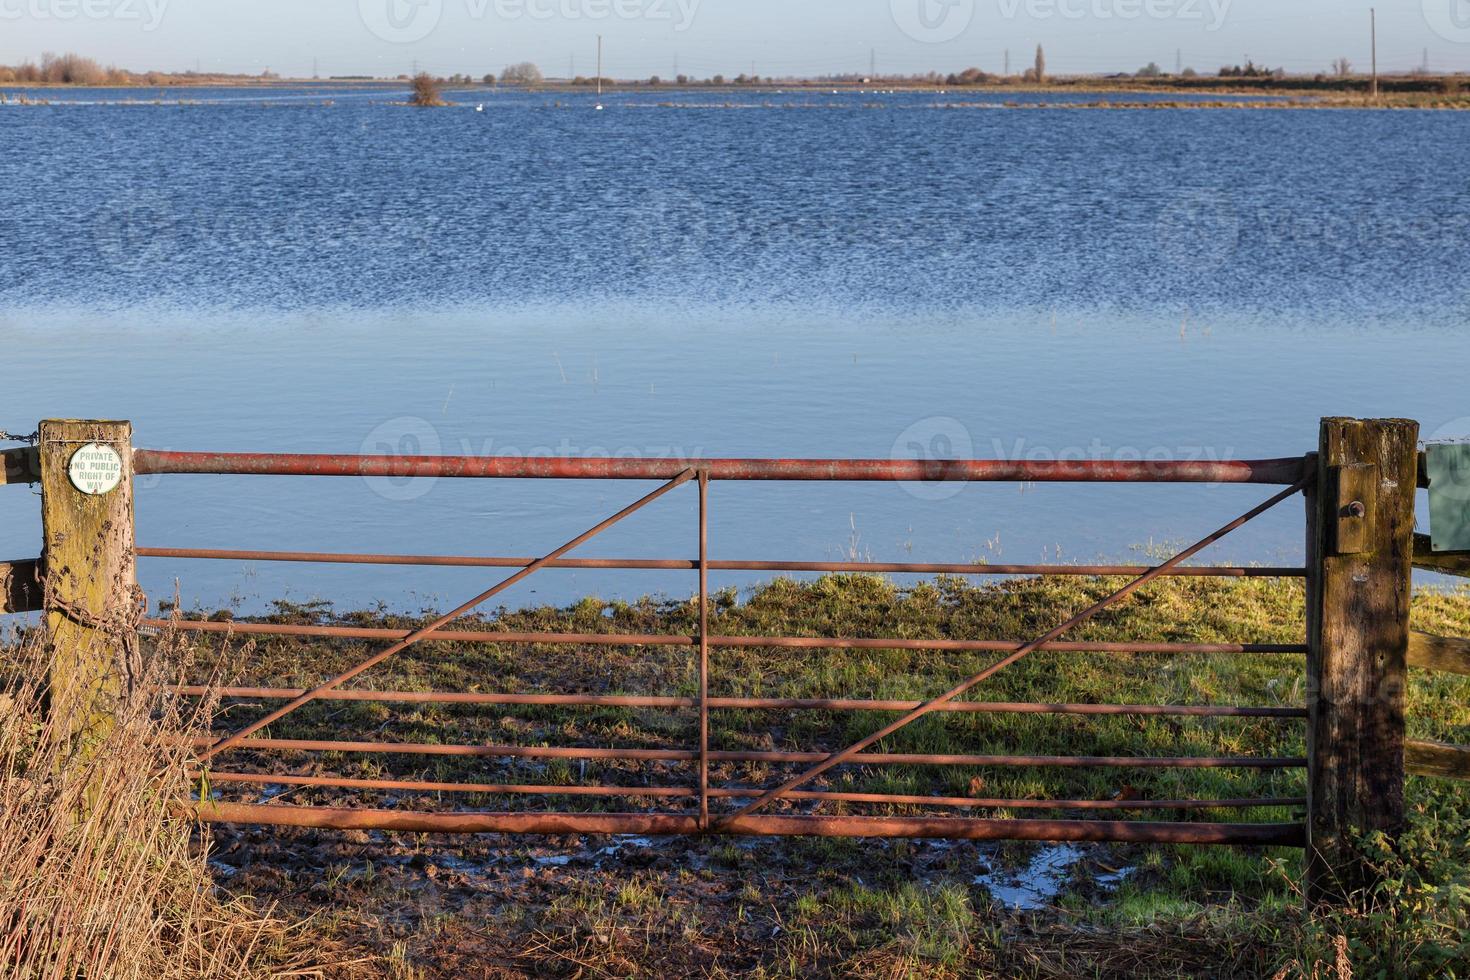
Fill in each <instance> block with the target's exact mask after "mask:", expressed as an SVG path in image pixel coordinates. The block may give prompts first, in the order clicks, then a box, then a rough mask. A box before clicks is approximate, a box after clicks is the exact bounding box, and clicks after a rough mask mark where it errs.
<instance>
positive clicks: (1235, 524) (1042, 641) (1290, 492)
mask: <svg viewBox="0 0 1470 980" xmlns="http://www.w3.org/2000/svg"><path fill="white" fill-rule="evenodd" d="M1310 481H1311V477H1305V478H1303V479H1302V480H1299V481H1298V482H1297V483H1295V484H1293V485H1292V486H1290V487H1287V488H1286V489H1285V490H1283V491H1281V492H1280V493H1278V494H1276V495H1275V496H1274V497H1272V498H1271V499H1270V500H1267V501H1266V502H1265V503H1263V504H1260V505H1258V506H1256V507H1253V508H1252V509H1251V510H1249V511H1247V512H1246V513H1244V514H1242V515H1241V516H1239V517H1237V518H1236V519H1235V520H1233V521H1231V522H1230V523H1229V524H1226V525H1225V526H1224V527H1222V528H1220V529H1219V530H1218V531H1216V532H1214V533H1213V534H1211V535H1209V536H1207V537H1205V538H1203V539H1201V540H1200V541H1197V542H1196V543H1194V544H1192V545H1190V546H1189V547H1188V548H1185V549H1184V550H1183V551H1181V552H1179V554H1177V555H1175V556H1174V557H1173V558H1170V559H1169V560H1168V561H1166V562H1164V563H1163V564H1162V565H1159V566H1157V567H1156V568H1151V569H1149V570H1148V571H1147V572H1145V573H1143V574H1142V575H1140V576H1139V577H1138V578H1136V579H1134V580H1133V581H1132V582H1129V583H1128V584H1127V585H1125V586H1123V587H1122V588H1121V589H1119V590H1118V591H1116V592H1114V593H1113V594H1112V595H1110V596H1108V597H1106V598H1104V599H1101V600H1099V601H1098V602H1096V603H1094V604H1093V605H1091V606H1088V607H1087V608H1086V609H1084V610H1082V611H1081V612H1079V613H1077V614H1076V615H1075V616H1073V617H1072V618H1071V619H1069V620H1067V621H1066V622H1065V623H1062V624H1061V625H1059V626H1056V627H1053V628H1052V629H1050V630H1048V631H1047V632H1046V633H1044V634H1042V635H1041V636H1039V637H1037V638H1036V639H1034V640H1032V641H1031V642H1029V643H1025V644H1023V645H1021V646H1019V647H1017V648H1016V650H1015V652H1013V653H1011V654H1009V655H1008V656H1006V657H1005V658H1004V659H1003V660H1000V661H998V662H996V663H994V664H992V665H991V666H989V667H987V668H985V669H984V670H982V671H981V672H980V673H978V674H976V675H975V676H973V677H971V678H970V679H969V680H966V681H964V682H963V683H960V684H958V685H956V686H955V687H953V688H950V689H949V690H948V691H946V692H944V693H943V694H941V695H939V696H938V697H937V698H934V699H933V700H930V701H926V702H925V703H923V704H921V705H919V706H918V707H917V708H915V709H914V710H912V711H910V712H909V713H908V714H906V715H904V716H903V717H902V718H899V719H897V720H895V721H893V722H890V723H889V724H887V725H885V726H883V727H882V728H880V729H879V730H878V731H876V732H874V733H873V734H871V735H868V736H867V737H865V738H863V739H861V740H860V741H857V742H854V743H853V744H851V745H849V746H848V747H847V748H845V749H842V750H841V751H839V752H834V753H832V754H831V755H829V756H828V757H827V758H826V759H823V760H822V761H821V762H819V763H817V764H816V765H815V766H812V767H811V768H810V769H808V770H806V771H805V772H803V773H801V774H800V775H797V776H793V777H792V778H791V779H788V780H787V781H786V782H784V783H782V784H781V785H780V786H777V787H776V788H775V789H772V790H770V791H768V792H766V793H765V794H763V795H762V796H761V797H760V798H759V799H757V800H755V801H754V802H752V803H749V804H747V805H746V806H745V807H743V808H742V809H740V810H737V811H735V812H734V813H731V814H728V815H726V816H724V817H720V818H719V819H717V820H716V821H715V829H716V830H717V831H724V830H727V829H728V827H729V825H730V824H731V823H732V822H733V821H735V820H739V819H741V818H743V817H748V816H750V815H751V814H753V813H755V811H756V810H759V809H760V808H762V807H764V806H767V805H769V804H771V803H773V802H775V801H776V800H778V799H780V798H781V797H783V796H785V795H786V794H787V793H789V792H791V791H792V790H794V789H796V788H797V787H799V786H801V785H803V784H805V783H807V782H810V781H811V780H813V779H815V778H816V777H817V776H820V775H821V774H822V773H824V772H826V771H827V770H828V769H831V768H832V767H833V766H839V765H841V764H842V763H844V762H846V761H848V760H849V759H851V758H852V757H853V756H855V755H858V754H859V753H861V752H862V751H863V750H864V749H866V748H868V746H870V745H872V744H873V743H874V742H877V741H879V740H881V739H885V738H887V737H888V736H889V735H892V734H893V733H894V732H897V731H899V730H900V729H902V728H906V727H907V726H909V725H911V724H913V723H914V722H916V721H918V720H919V719H920V718H922V717H924V716H925V715H927V714H929V713H930V712H931V711H934V710H936V709H937V708H940V707H942V706H943V705H945V704H948V703H949V702H950V701H953V700H954V699H955V698H957V697H959V696H960V695H961V694H964V693H965V692H966V691H968V690H970V689H971V688H973V687H975V686H976V685H977V684H980V683H982V682H984V681H986V680H989V679H990V678H991V677H994V676H995V675H996V674H998V673H1000V672H1001V671H1002V670H1005V669H1006V668H1007V667H1009V666H1011V665H1012V664H1014V663H1016V662H1018V661H1020V660H1022V659H1024V658H1025V657H1027V656H1029V655H1030V654H1032V653H1034V652H1036V651H1037V650H1038V649H1040V648H1041V647H1043V646H1045V645H1046V644H1048V643H1050V642H1052V641H1053V640H1055V639H1056V638H1057V637H1059V636H1061V635H1062V634H1063V633H1066V632H1067V631H1068V630H1070V629H1072V628H1074V627H1076V626H1079V625H1081V624H1082V623H1085V622H1087V621H1088V620H1089V619H1091V618H1092V617H1094V616H1096V615H1097V614H1098V613H1100V612H1102V611H1103V610H1104V609H1106V608H1108V607H1109V606H1111V605H1113V604H1114V603H1117V602H1120V601H1122V600H1123V599H1126V598H1127V597H1128V596H1130V595H1132V594H1133V593H1134V592H1137V591H1138V590H1139V589H1141V588H1143V586H1145V585H1147V584H1148V583H1149V582H1152V581H1153V580H1154V579H1156V578H1158V577H1159V576H1161V575H1166V574H1168V573H1169V572H1170V571H1171V570H1172V569H1174V568H1175V567H1177V566H1178V565H1180V564H1181V563H1183V562H1185V561H1188V560H1189V559H1190V558H1192V557H1194V556H1195V555H1197V554H1199V553H1200V552H1201V551H1203V550H1204V549H1206V548H1208V547H1209V546H1210V545H1212V544H1214V543H1215V542H1216V541H1218V540H1220V539H1221V538H1223V537H1225V535H1227V534H1229V533H1230V532H1231V531H1234V530H1235V529H1237V528H1239V527H1240V526H1241V525H1243V524H1246V523H1247V522H1249V521H1251V520H1254V519H1255V518H1257V517H1259V516H1260V515H1262V514H1264V513H1265V512H1266V511H1268V510H1270V509H1271V508H1272V507H1275V506H1276V505H1277V504H1279V503H1281V502H1282V501H1283V500H1286V499H1287V498H1289V497H1292V496H1294V495H1295V494H1297V493H1298V492H1300V491H1301V490H1303V489H1305V488H1306V486H1307V484H1308V483H1309V482H1310Z"/></svg>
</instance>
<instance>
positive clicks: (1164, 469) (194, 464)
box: [133, 449, 1306, 486]
mask: <svg viewBox="0 0 1470 980" xmlns="http://www.w3.org/2000/svg"><path fill="white" fill-rule="evenodd" d="M691 468H693V469H699V470H704V471H706V472H707V473H708V474H709V479H711V480H832V481H879V482H884V481H886V482H894V481H897V482H927V481H955V482H971V481H973V482H1037V483H1043V482H1070V483H1090V482H1101V483H1270V484H1279V485H1282V486H1289V485H1290V484H1293V483H1296V482H1297V481H1298V480H1300V479H1301V478H1302V477H1303V476H1304V475H1305V474H1306V460H1305V457H1302V456H1292V457H1288V458H1285V459H1237V460H1220V461H1209V460H1002V459H964V460H905V459H682V460H681V459H614V458H606V457H603V458H568V457H554V456H551V457H522V456H362V455H340V454H325V455H318V454H303V453H207V452H206V453H185V452H166V451H160V450H156V449H135V450H133V470H134V472H136V473H140V474H147V473H215V474H236V475H271V476H378V477H385V476H386V477H409V476H418V477H429V476H433V477H469V478H481V479H485V478H515V479H573V480H672V479H673V478H674V477H676V476H678V475H679V474H680V473H682V472H684V471H685V470H688V469H691Z"/></svg>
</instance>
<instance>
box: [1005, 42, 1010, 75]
mask: <svg viewBox="0 0 1470 980" xmlns="http://www.w3.org/2000/svg"><path fill="white" fill-rule="evenodd" d="M1010 76H1011V49H1010V48H1006V77H1007V78H1009V77H1010Z"/></svg>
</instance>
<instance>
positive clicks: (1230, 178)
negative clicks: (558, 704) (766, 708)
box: [0, 85, 1470, 608]
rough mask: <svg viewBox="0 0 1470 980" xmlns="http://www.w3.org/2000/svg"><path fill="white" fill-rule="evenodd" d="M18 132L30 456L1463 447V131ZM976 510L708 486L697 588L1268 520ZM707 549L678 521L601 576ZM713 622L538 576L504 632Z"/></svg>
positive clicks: (308, 537) (201, 115) (179, 523)
mask: <svg viewBox="0 0 1470 980" xmlns="http://www.w3.org/2000/svg"><path fill="white" fill-rule="evenodd" d="M18 94H19V93H16V92H11V93H9V95H10V96H11V99H10V100H9V101H8V102H7V103H6V104H4V105H0V151H3V152H0V358H3V363H4V365H5V369H6V370H5V372H4V373H5V397H4V399H3V402H0V406H3V411H0V427H3V428H5V429H8V430H10V431H12V432H14V431H22V430H23V431H30V429H31V428H32V427H33V425H34V422H35V421H36V420H37V419H38V418H44V417H56V416H70V417H77V416H81V417H114V418H128V419H131V420H132V421H133V423H134V426H135V430H136V442H137V443H138V444H139V445H145V446H149V447H154V448H172V449H215V450H282V451H301V452H304V451H322V452H330V451H341V452H360V451H366V452H410V451H418V452H423V453H434V452H444V453H505V454H515V453H528V454H567V455H593V454H596V455H601V454H609V453H613V454H625V455H677V456H681V457H696V456H824V457H825V456H836V457H848V456H862V457H888V456H891V455H898V456H905V457H908V456H914V455H922V456H936V455H973V456H979V457H995V456H1007V457H1010V456H1029V457H1035V458H1051V457H1056V456H1068V455H1070V456H1077V455H1084V456H1098V457H1103V458H1108V457H1120V458H1127V457H1129V456H1130V455H1137V454H1152V455H1158V456H1186V457H1200V456H1205V457H1232V456H1274V455H1282V454H1291V453H1299V452H1302V451H1305V450H1307V449H1310V448H1312V446H1313V445H1314V443H1315V438H1316V424H1317V419H1318V418H1319V417H1320V416H1323V415H1331V414H1356V415H1396V416H1411V417H1414V418H1418V419H1420V420H1421V421H1422V422H1423V423H1424V426H1425V432H1426V434H1441V435H1447V434H1465V433H1467V432H1470V421H1467V417H1470V398H1467V397H1466V395H1465V388H1464V386H1463V385H1462V384H1459V383H1458V381H1457V378H1458V375H1459V373H1460V372H1462V371H1463V370H1464V368H1465V366H1466V365H1467V364H1470V279H1467V276H1466V265H1465V258H1466V244H1467V241H1470V172H1467V171H1466V169H1465V167H1464V162H1463V156H1464V154H1463V151H1464V147H1465V146H1467V145H1470V115H1467V114H1463V113H1448V112H1445V113H1435V112H1373V111H1336V110H1333V111H1328V110H1321V111H1276V110H1257V109H1248V110H1229V111H1226V110H1180V109H1133V110H1105V109H1096V108H1037V107H1031V108H1025V107H1020V108H1008V107H1006V105H1005V102H1006V101H1007V100H1008V99H1009V101H1012V102H1016V103H1020V104H1022V105H1025V104H1029V103H1035V102H1037V101H1039V97H1036V96H1025V95H1017V96H1014V97H1005V98H1002V97H996V96H993V95H986V96H977V95H973V94H971V95H961V94H956V93H944V94H939V93H907V94H887V93H873V92H868V93H843V94H832V93H830V92H810V91H804V92H798V93H779V92H765V93H759V94H750V93H730V94H724V93H711V92H710V91H708V90H704V91H700V92H677V91H672V90H667V91H661V92H658V93H656V94H650V93H649V92H641V93H638V94H616V95H609V96H607V97H605V98H604V99H603V104H604V106H605V108H604V109H603V110H602V111H598V110H596V109H595V108H594V101H595V99H594V97H593V96H591V95H590V94H589V95H586V96H580V95H579V96H571V97H569V96H566V95H560V96H557V95H535V94H518V93H499V92H486V91H478V92H467V93H462V94H458V95H456V96H455V98H456V99H457V100H458V101H459V103H460V104H458V105H456V106H454V107H451V108H446V109H440V110H433V111H427V110H414V109H409V108H406V107H402V106H398V105H393V104H391V103H392V101H393V100H394V99H397V98H401V95H400V94H399V93H396V92H394V91H392V90H391V89H385V88H351V87H345V86H327V85H323V86H317V87H311V88H299V89H271V90H260V89H237V90H218V89H191V90H171V91H154V90H96V91H86V90H73V91H67V92H56V93H39V94H40V96H41V97H42V98H47V99H51V100H52V102H51V104H48V105H17V104H15V101H16V99H15V96H17V95H18ZM36 95H37V93H30V94H29V97H30V98H32V99H34V98H35V97H36ZM1050 98H1051V99H1052V100H1053V101H1055V97H1054V96H1052V97H1050ZM1089 98H1090V99H1095V98H1096V97H1095V96H1091V97H1089ZM1130 98H1131V97H1130ZM180 99H183V100H187V101H188V102H190V103H193V104H178V102H179V100H180ZM477 104H481V105H483V111H475V110H476V105H477ZM647 489H649V488H648V486H647V485H643V484H627V483H603V484H564V483H547V482H478V481H476V482H454V481H439V482H437V483H431V484H424V485H406V484H401V483H372V482H367V481H363V480H360V479H355V478H354V479H316V480H303V479H282V478H225V477H190V476H181V477H164V478H148V479H144V480H141V481H140V485H139V488H138V529H139V540H140V543H141V544H145V545H153V546H180V547H183V546H197V547H217V548H245V547H256V548H291V549H313V550H316V549H319V550H336V551H374V552H391V551H401V552H410V553H446V554H502V555H539V554H541V553H544V552H545V551H547V550H549V549H551V548H552V547H555V546H556V545H558V544H560V543H561V542H562V541H563V540H565V539H567V538H569V537H571V536H572V535H574V534H576V533H577V532H579V531H581V530H582V529H584V528H585V527H587V526H590V525H592V524H594V523H596V522H597V521H599V520H600V519H601V518H602V517H604V516H606V515H607V514H609V513H611V512H613V511H615V510H617V509H618V508H619V507H621V506H622V505H623V504H625V503H627V502H628V501H630V500H632V499H634V498H635V497H637V496H638V495H640V494H641V493H642V492H645V491H646V490H647ZM957 489H958V491H959V492H957V493H953V494H949V495H943V494H934V493H931V492H926V491H925V490H923V489H922V488H921V489H920V490H919V491H917V492H914V491H911V490H909V489H906V488H904V487H901V486H893V485H856V486H827V487H823V486H817V485H810V484H804V485H802V484H797V485H788V484H739V485H734V484H730V485H724V484H722V485H716V486H715V487H714V488H713V490H712V514H713V517H712V525H711V541H710V544H711V553H712V556H713V557H717V558H788V559H797V560H831V559H837V558H845V557H857V558H872V559H875V560H889V561H892V560H927V561H963V560H972V559H973V560H982V561H992V562H995V561H1002V562H1032V561H1039V560H1042V559H1043V558H1045V559H1047V560H1055V559H1060V560H1064V561H1090V560H1093V559H1098V558H1103V559H1122V560H1128V559H1130V558H1132V559H1138V558H1141V557H1142V556H1143V555H1144V554H1145V553H1154V552H1157V551H1158V550H1159V549H1161V548H1166V547H1167V546H1168V545H1170V544H1173V543H1177V542H1179V541H1183V540H1193V539H1194V538H1195V537H1198V536H1200V535H1202V534H1204V533H1205V532H1207V531H1209V530H1212V529H1214V528H1215V527H1217V526H1218V525H1220V524H1222V523H1224V522H1225V521H1226V520H1228V519H1229V518H1231V517H1233V516H1234V515H1235V514H1236V513H1238V512H1240V511H1242V510H1244V509H1246V508H1247V507H1249V506H1250V505H1251V504H1253V503H1254V502H1256V501H1257V500H1259V499H1262V498H1263V497H1264V496H1265V495H1266V492H1267V491H1266V490H1265V488H1240V487H1225V488H1210V487H1097V486H1080V487H1079V486H1066V485H1042V486H1026V487H1019V486H1016V485H1014V484H1008V485H992V486H970V487H964V488H957ZM1300 526H1301V514H1300V508H1299V506H1297V505H1295V504H1293V505H1290V506H1288V507H1286V508H1284V509H1282V510H1280V511H1279V512H1277V513H1273V514H1271V515H1268V517H1266V518H1263V519H1262V520H1261V521H1260V522H1259V523H1257V524H1254V525H1251V526H1249V527H1247V528H1246V529H1244V530H1242V531H1241V532H1239V533H1238V534H1237V535H1235V536H1233V537H1232V538H1231V539H1229V540H1227V541H1226V542H1224V543H1222V544H1221V545H1220V546H1219V547H1218V549H1217V550H1216V551H1214V552H1211V553H1210V554H1209V555H1208V556H1207V557H1211V558H1216V559H1220V560H1227V559H1228V560H1232V561H1260V562H1267V563H1276V562H1280V561H1289V560H1292V559H1294V558H1299V557H1300V551H1301V546H1300V540H1301V530H1300ZM39 538H40V530H39V506H38V503H37V498H36V497H35V496H34V495H33V494H30V493H27V492H26V490H25V489H23V488H6V489H3V490H0V552H3V553H0V558H11V557H23V556H28V555H33V554H34V553H35V552H36V551H37V549H38V546H39ZM695 543H696V539H695V510H694V492H693V490H692V489H690V490H688V491H687V492H685V491H680V492H678V493H676V494H675V495H673V496H671V497H668V498H665V499H664V500H662V501H660V502H659V503H658V504H657V505H656V506H655V507H654V508H652V509H650V510H649V511H647V512H645V513H643V514H640V515H638V516H636V517H634V518H631V519H629V520H628V521H627V522H626V523H625V524H623V525H621V526H619V527H617V528H615V529H613V530H612V531H609V532H608V533H607V534H606V535H605V536H603V537H601V538H598V539H597V540H596V541H594V542H592V543H591V544H589V545H588V546H587V548H586V549H585V552H584V553H585V554H588V555H602V556H629V557H691V556H692V555H693V554H694V549H695ZM495 574H497V573H495V572H494V571H489V570H484V569H481V570H473V569H471V570H464V569H460V570H449V569H438V570H424V569H389V568H372V567H352V568H336V567H331V566H310V565H275V564H267V563H252V564H243V563H186V562H181V561H166V560H157V559H147V560H145V561H144V563H143V567H142V577H143V582H144V585H145V587H146V588H147V589H148V590H149V591H150V593H152V594H153V595H155V596H159V595H164V594H169V593H172V591H173V589H174V587H175V584H174V583H175V581H177V582H178V583H179V587H180V589H181V591H182V592H183V595H184V597H185V599H186V601H189V602H198V603H200V604H203V605H206V606H214V605H223V604H228V603H231V602H234V603H237V604H240V605H242V606H244V607H246V608H252V607H256V608H258V607H259V606H261V605H263V604H264V603H265V602H267V601H269V600H271V599H275V598H280V597H288V598H292V599H296V600H305V599H311V598H317V597H320V598H327V599H332V600H335V601H337V602H338V604H339V605H343V606H353V605H361V604H364V603H368V602H372V601H375V600H382V601H384V602H386V603H388V604H389V605H392V606H406V607H409V608H416V607H418V606H421V605H440V606H442V605H444V604H446V603H452V602H453V601H455V600H457V599H459V598H462V597H464V596H468V595H472V594H474V593H475V592H477V591H479V590H480V589H481V588H482V587H483V585H484V584H485V583H486V582H487V580H489V579H490V576H492V575H495ZM748 580H749V577H748V576H746V577H740V576H717V577H716V580H715V581H716V584H717V585H725V584H739V583H741V582H745V581H748ZM692 585H693V580H692V575H690V574H688V573H651V572H622V573H608V572H587V571H568V570H556V571H548V572H543V573H540V574H538V575H537V576H534V577H533V578H531V579H530V580H528V581H527V582H525V583H524V584H522V585H520V586H518V587H517V588H516V589H515V590H514V591H512V592H510V593H507V594H506V595H505V596H504V599H505V601H506V602H507V603H510V604H521V603H524V602H539V601H561V600H565V599H567V598H570V597H572V596H575V595H579V594H583V593H589V592H591V593H598V594H601V595H604V596H609V597H611V596H624V597H627V596H636V595H638V594H642V593H643V592H646V591H662V592H668V593H673V594H686V593H687V592H688V591H689V590H690V589H691V588H692Z"/></svg>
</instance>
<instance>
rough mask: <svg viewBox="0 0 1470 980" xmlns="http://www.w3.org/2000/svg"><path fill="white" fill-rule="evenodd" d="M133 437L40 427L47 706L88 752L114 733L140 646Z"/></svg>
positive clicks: (121, 429) (106, 428) (107, 430)
mask: <svg viewBox="0 0 1470 980" xmlns="http://www.w3.org/2000/svg"><path fill="white" fill-rule="evenodd" d="M131 439H132V426H131V425H130V424H129V423H127V422H89V421H79V420H75V419H53V420H48V421H45V422H42V423H41V427H40V442H39V445H38V447H37V448H38V449H39V463H40V476H41V527H42V547H43V552H42V558H41V565H42V569H43V571H42V575H43V589H42V594H43V602H44V605H45V610H46V624H47V628H48V634H49V638H50V644H51V646H50V656H51V702H50V704H51V711H52V717H53V718H54V719H55V720H56V722H57V726H58V729H59V731H60V732H61V733H63V734H65V735H68V736H70V737H71V738H73V739H75V740H76V741H77V746H76V747H77V749H78V750H79V751H81V752H83V753H85V752H86V751H88V748H89V747H90V746H92V745H95V744H96V743H97V742H98V741H100V740H101V739H102V738H105V737H106V735H107V733H108V732H109V731H110V730H111V726H112V721H113V719H114V717H115V711H116V702H117V698H118V696H119V694H120V693H121V692H122V691H123V689H124V684H126V683H127V681H128V679H129V674H130V672H131V670H132V668H133V666H134V665H133V657H134V655H135V651H136V649H137V642H136V626H135V623H136V621H137V613H138V610H137V602H138V592H137V584H136V576H135V570H134V560H135V558H134V552H133V467H132V446H131ZM79 453H80V454H81V455H78V454H79ZM113 453H115V454H116V456H115V458H114V456H113Z"/></svg>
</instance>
